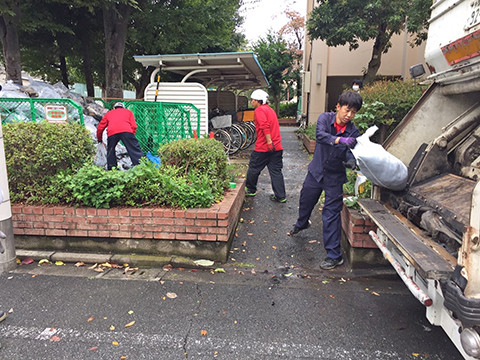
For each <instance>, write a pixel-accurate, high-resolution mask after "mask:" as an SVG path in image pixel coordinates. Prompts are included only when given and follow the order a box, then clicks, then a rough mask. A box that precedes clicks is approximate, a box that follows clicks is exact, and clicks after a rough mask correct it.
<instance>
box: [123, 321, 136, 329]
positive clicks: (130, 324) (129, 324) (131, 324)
mask: <svg viewBox="0 0 480 360" xmlns="http://www.w3.org/2000/svg"><path fill="white" fill-rule="evenodd" d="M133 324H135V321H130V322H129V323H128V324H126V325H125V327H126V328H127V327H130V326H133Z"/></svg>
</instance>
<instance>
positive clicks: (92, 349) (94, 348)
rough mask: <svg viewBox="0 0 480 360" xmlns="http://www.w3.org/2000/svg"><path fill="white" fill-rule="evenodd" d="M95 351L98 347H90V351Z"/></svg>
mask: <svg viewBox="0 0 480 360" xmlns="http://www.w3.org/2000/svg"><path fill="white" fill-rule="evenodd" d="M95 350H98V346H92V347H91V348H90V351H95Z"/></svg>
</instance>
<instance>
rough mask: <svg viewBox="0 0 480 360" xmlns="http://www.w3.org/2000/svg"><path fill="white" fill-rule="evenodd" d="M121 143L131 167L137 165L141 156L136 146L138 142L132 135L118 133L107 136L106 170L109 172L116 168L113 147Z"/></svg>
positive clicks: (141, 153)
mask: <svg viewBox="0 0 480 360" xmlns="http://www.w3.org/2000/svg"><path fill="white" fill-rule="evenodd" d="M120 140H121V141H122V142H123V144H124V145H125V147H126V148H127V152H128V155H129V156H130V159H132V164H133V166H135V165H138V164H139V162H140V158H141V157H142V156H143V151H142V149H141V148H140V145H139V144H138V140H137V138H136V137H135V135H134V134H132V133H129V132H123V133H118V134H115V135H112V136H109V137H108V139H107V169H108V170H111V169H112V168H114V167H117V154H116V153H115V147H116V146H117V144H118V142H119V141H120Z"/></svg>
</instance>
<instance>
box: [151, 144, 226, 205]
mask: <svg viewBox="0 0 480 360" xmlns="http://www.w3.org/2000/svg"><path fill="white" fill-rule="evenodd" d="M158 154H159V156H160V158H161V161H162V165H167V166H173V167H176V168H178V169H179V173H180V174H183V175H184V176H187V175H189V174H205V175H206V176H207V179H208V182H209V184H210V186H211V188H212V192H213V195H214V197H215V199H218V198H221V196H223V193H224V191H225V189H227V187H228V175H227V155H226V154H225V152H224V149H223V145H222V144H221V143H220V142H219V141H216V140H214V139H183V140H178V141H174V142H171V143H169V144H165V145H163V146H161V147H160V149H159V150H158Z"/></svg>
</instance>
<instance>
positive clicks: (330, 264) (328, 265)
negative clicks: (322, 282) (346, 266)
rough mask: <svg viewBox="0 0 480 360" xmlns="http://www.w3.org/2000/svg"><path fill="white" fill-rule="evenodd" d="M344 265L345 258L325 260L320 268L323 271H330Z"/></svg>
mask: <svg viewBox="0 0 480 360" xmlns="http://www.w3.org/2000/svg"><path fill="white" fill-rule="evenodd" d="M342 264H343V258H339V259H332V258H329V257H327V258H325V260H323V261H322V263H321V264H320V267H321V268H322V269H323V270H330V269H333V268H336V267H337V266H340V265H342Z"/></svg>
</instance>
